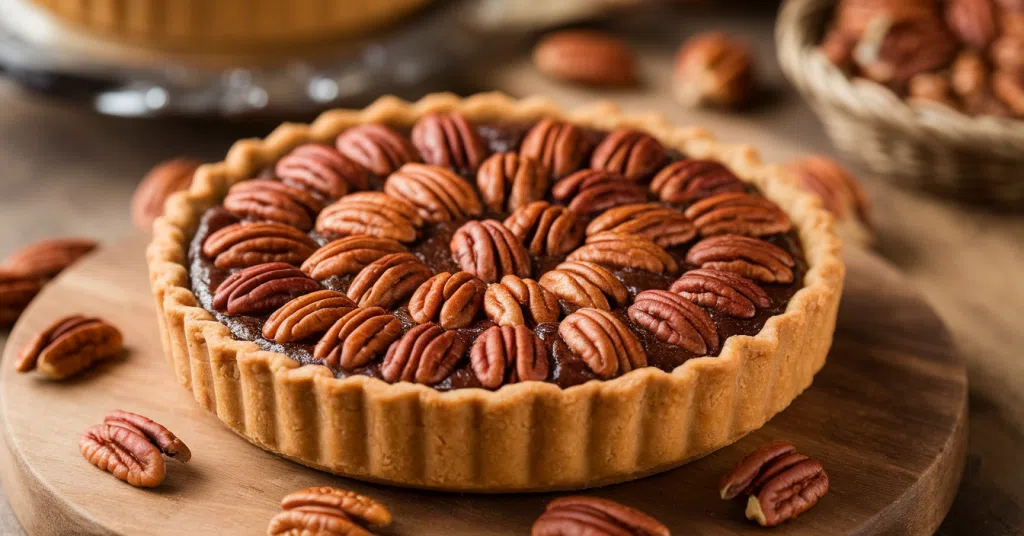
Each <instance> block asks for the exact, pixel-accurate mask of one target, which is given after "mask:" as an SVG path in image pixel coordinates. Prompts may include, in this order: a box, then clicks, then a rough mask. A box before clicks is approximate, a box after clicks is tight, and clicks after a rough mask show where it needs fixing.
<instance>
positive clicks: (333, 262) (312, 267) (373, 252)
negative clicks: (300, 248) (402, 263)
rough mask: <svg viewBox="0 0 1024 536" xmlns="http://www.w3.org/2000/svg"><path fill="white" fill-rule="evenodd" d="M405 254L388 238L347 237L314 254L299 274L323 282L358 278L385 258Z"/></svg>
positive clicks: (403, 250)
mask: <svg viewBox="0 0 1024 536" xmlns="http://www.w3.org/2000/svg"><path fill="white" fill-rule="evenodd" d="M405 251H406V249H405V246H403V245H402V244H401V243H399V242H398V241H396V240H392V239H390V238H380V237H375V236H362V235H357V236H346V237H344V238H339V239H337V240H334V241H332V242H328V243H327V244H324V245H323V246H321V247H320V249H318V250H316V251H314V252H313V253H312V254H311V255H310V256H309V258H308V259H306V261H305V262H303V263H302V271H303V272H305V273H306V275H308V276H309V277H312V278H313V279H316V280H318V281H323V280H324V279H328V278H330V277H335V276H345V275H351V274H357V273H359V271H360V270H362V269H363V268H366V267H367V266H369V265H370V264H371V263H373V262H374V261H377V260H379V259H380V258H381V257H383V256H385V255H388V254H391V253H403V252H405Z"/></svg>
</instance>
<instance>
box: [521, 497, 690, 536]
mask: <svg viewBox="0 0 1024 536" xmlns="http://www.w3.org/2000/svg"><path fill="white" fill-rule="evenodd" d="M531 534H532V535H533V536H564V535H569V534H572V535H580V536H582V535H591V534H592V535H595V536H597V535H601V534H615V535H622V536H626V535H637V536H669V535H670V532H669V530H668V527H666V526H665V525H663V524H661V522H659V521H658V520H657V519H654V518H653V517H651V516H649V515H647V514H645V513H643V512H641V511H639V510H636V509H634V508H630V507H628V506H624V505H622V504H619V503H617V502H614V501H610V500H608V499H600V498H598V497H587V496H571V497H561V498H559V499H555V500H553V501H551V502H549V503H548V506H547V509H546V510H545V512H544V513H543V514H541V516H540V517H538V518H537V521H535V522H534V523H533V529H532V533H531Z"/></svg>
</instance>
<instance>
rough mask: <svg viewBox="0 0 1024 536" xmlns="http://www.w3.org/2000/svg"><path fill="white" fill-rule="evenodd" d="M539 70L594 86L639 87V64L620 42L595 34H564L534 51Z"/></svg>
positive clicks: (571, 31) (604, 35)
mask: <svg viewBox="0 0 1024 536" xmlns="http://www.w3.org/2000/svg"><path fill="white" fill-rule="evenodd" d="M533 63H534V64H535V65H536V66H537V69H538V70H539V71H540V72H542V73H544V74H546V75H548V76H550V77H552V78H557V79H560V80H566V81H569V82H577V83H580V84H588V85H593V86H631V85H634V84H636V81H637V75H636V62H635V60H634V59H633V53H632V52H631V51H630V49H629V47H628V46H627V45H626V43H625V42H623V41H622V40H620V39H617V38H615V37H613V36H611V35H609V34H606V33H604V32H598V31H594V30H560V31H557V32H554V33H552V34H550V35H548V36H546V37H545V38H544V39H542V40H541V41H540V42H539V43H537V46H536V47H535V48H534V49H533Z"/></svg>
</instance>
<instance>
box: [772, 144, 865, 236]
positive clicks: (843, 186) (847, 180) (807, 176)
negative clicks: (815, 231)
mask: <svg viewBox="0 0 1024 536" xmlns="http://www.w3.org/2000/svg"><path fill="white" fill-rule="evenodd" d="M786 169H788V170H789V171H790V172H791V173H793V174H794V175H796V176H797V177H798V178H799V179H800V184H801V186H802V187H803V189H804V190H807V191H809V192H811V193H814V194H815V195H817V196H818V197H819V198H820V199H821V201H822V204H823V205H824V206H825V209H826V210H828V211H829V212H831V213H832V214H834V215H835V216H836V217H837V218H845V217H846V216H847V215H848V214H847V212H848V210H849V208H853V209H854V210H855V211H856V215H857V217H858V218H860V219H861V221H863V222H868V221H869V220H870V216H869V212H870V209H871V206H870V205H871V203H870V201H869V200H868V196H867V194H866V193H865V192H864V190H863V189H861V187H860V184H858V183H857V180H856V179H855V178H854V177H853V175H851V174H850V172H848V171H847V170H846V169H844V168H843V167H842V166H841V165H839V163H838V162H836V161H835V160H832V159H831V158H828V157H826V156H821V155H810V156H807V157H804V158H801V159H799V160H795V161H793V162H790V163H789V164H787V166H786Z"/></svg>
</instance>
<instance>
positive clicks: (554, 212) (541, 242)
mask: <svg viewBox="0 0 1024 536" xmlns="http://www.w3.org/2000/svg"><path fill="white" fill-rule="evenodd" d="M505 227H508V229H509V230H510V231H512V234H514V235H515V236H516V238H518V239H519V241H520V242H522V243H523V245H525V246H526V248H527V250H528V251H529V252H530V254H531V255H534V256H541V255H565V254H566V253H569V252H570V251H572V250H574V249H576V246H579V245H580V242H582V241H583V220H582V219H581V218H580V217H579V215H578V214H576V213H575V212H573V211H571V210H569V209H567V208H565V207H559V206H555V205H552V204H551V203H548V202H547V201H534V202H533V203H530V204H529V205H526V206H523V207H520V208H519V209H518V210H516V211H515V212H513V213H512V215H511V216H509V217H508V218H507V219H506V220H505Z"/></svg>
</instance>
